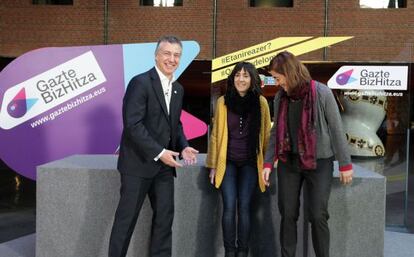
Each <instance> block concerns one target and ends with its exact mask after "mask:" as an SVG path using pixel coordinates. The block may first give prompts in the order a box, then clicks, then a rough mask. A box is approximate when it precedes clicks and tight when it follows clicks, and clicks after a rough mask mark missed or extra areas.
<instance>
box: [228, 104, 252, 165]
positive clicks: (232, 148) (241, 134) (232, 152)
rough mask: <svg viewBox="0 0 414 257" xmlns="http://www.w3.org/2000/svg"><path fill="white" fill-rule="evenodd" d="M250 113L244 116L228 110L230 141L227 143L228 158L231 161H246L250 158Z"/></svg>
mask: <svg viewBox="0 0 414 257" xmlns="http://www.w3.org/2000/svg"><path fill="white" fill-rule="evenodd" d="M249 122H250V115H248V116H247V118H246V117H242V116H241V115H238V114H235V113H233V112H232V111H230V110H228V112H227V125H228V130H229V141H228V145H227V159H228V160H231V161H245V160H247V159H249V149H248V145H247V142H248V136H249V130H248V127H249Z"/></svg>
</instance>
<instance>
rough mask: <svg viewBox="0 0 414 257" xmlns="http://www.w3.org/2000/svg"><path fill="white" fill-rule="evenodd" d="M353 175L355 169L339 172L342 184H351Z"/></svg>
mask: <svg viewBox="0 0 414 257" xmlns="http://www.w3.org/2000/svg"><path fill="white" fill-rule="evenodd" d="M353 175H354V170H348V171H344V172H339V179H340V181H341V183H342V184H344V185H348V184H351V182H352V176H353Z"/></svg>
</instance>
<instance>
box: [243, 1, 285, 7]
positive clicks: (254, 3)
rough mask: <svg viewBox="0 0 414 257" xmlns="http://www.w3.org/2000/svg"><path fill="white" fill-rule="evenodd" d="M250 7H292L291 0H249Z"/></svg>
mask: <svg viewBox="0 0 414 257" xmlns="http://www.w3.org/2000/svg"><path fill="white" fill-rule="evenodd" d="M250 6H251V7H293V0H250Z"/></svg>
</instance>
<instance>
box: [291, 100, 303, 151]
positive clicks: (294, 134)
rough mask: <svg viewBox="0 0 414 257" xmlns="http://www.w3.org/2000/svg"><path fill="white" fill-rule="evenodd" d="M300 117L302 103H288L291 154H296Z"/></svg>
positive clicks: (298, 101)
mask: <svg viewBox="0 0 414 257" xmlns="http://www.w3.org/2000/svg"><path fill="white" fill-rule="evenodd" d="M301 116H302V101H301V100H297V101H289V106H288V128H289V135H290V142H291V146H290V147H291V149H292V153H293V154H297V153H298V130H299V127H300V119H301Z"/></svg>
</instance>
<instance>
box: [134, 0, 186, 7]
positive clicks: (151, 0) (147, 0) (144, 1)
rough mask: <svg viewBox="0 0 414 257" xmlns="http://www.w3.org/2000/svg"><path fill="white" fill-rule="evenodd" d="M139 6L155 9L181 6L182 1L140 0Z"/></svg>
mask: <svg viewBox="0 0 414 257" xmlns="http://www.w3.org/2000/svg"><path fill="white" fill-rule="evenodd" d="M140 5H144V6H155V7H173V6H182V5H183V0H140Z"/></svg>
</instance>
